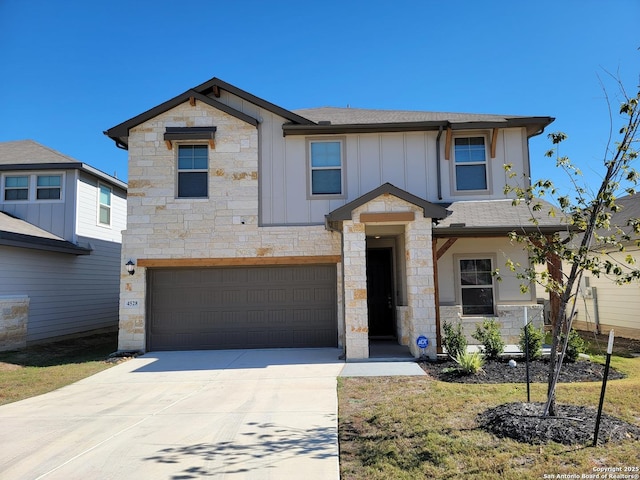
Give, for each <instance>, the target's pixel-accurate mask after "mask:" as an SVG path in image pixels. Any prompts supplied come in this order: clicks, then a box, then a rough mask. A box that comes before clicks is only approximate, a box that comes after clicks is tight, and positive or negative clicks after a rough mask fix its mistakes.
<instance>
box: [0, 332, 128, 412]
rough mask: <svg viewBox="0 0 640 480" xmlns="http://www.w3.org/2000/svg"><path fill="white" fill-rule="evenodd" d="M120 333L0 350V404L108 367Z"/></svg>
mask: <svg viewBox="0 0 640 480" xmlns="http://www.w3.org/2000/svg"><path fill="white" fill-rule="evenodd" d="M116 349H117V333H108V334H101V335H92V336H89V337H84V338H78V339H73V340H65V341H62V342H55V343H49V344H43V345H35V346H33V347H28V348H24V349H21V350H15V351H10V352H0V405H4V404H6V403H11V402H17V401H18V400H23V399H25V398H29V397H33V396H35V395H41V394H43V393H47V392H50V391H52V390H56V389H58V388H61V387H64V386H65V385H69V384H71V383H74V382H77V381H78V380H82V379H83V378H86V377H88V376H91V375H93V374H95V373H98V372H100V371H102V370H105V369H107V368H109V367H110V366H111V365H113V363H108V362H106V359H107V357H108V355H109V354H110V353H112V352H114V351H116Z"/></svg>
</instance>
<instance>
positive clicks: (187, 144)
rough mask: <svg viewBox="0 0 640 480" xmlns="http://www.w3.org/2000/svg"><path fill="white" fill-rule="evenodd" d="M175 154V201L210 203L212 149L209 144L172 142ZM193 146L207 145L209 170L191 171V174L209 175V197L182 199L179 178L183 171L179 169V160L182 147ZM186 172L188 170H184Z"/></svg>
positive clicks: (188, 141)
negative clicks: (204, 173)
mask: <svg viewBox="0 0 640 480" xmlns="http://www.w3.org/2000/svg"><path fill="white" fill-rule="evenodd" d="M172 143H173V150H174V151H175V153H174V161H173V164H174V165H175V168H176V176H175V197H174V198H175V199H176V200H181V201H208V200H209V198H210V197H211V148H210V147H209V143H208V142H206V141H199V140H185V141H176V140H172ZM192 145H205V146H206V147H207V169H206V170H189V171H190V172H200V173H202V172H206V173H207V196H206V197H181V196H180V195H179V189H178V187H179V178H180V172H181V170H180V169H179V168H178V158H179V151H180V147H190V146H192ZM184 171H186V170H184Z"/></svg>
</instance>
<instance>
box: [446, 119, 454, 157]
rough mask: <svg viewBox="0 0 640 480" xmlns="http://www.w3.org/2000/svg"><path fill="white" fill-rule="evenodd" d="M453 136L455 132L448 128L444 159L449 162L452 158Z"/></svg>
mask: <svg viewBox="0 0 640 480" xmlns="http://www.w3.org/2000/svg"><path fill="white" fill-rule="evenodd" d="M452 136H453V131H452V130H451V127H448V128H447V137H446V139H445V142H444V159H445V160H449V159H450V158H451V137H452Z"/></svg>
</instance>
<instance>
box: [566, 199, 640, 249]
mask: <svg viewBox="0 0 640 480" xmlns="http://www.w3.org/2000/svg"><path fill="white" fill-rule="evenodd" d="M616 204H617V205H618V206H620V207H622V208H621V210H620V211H618V212H615V213H612V214H611V220H610V224H611V230H605V229H598V230H597V234H598V235H599V236H602V237H606V236H609V235H616V236H618V235H617V233H616V231H615V229H616V227H617V228H620V229H621V230H622V231H623V232H624V233H625V234H627V235H629V236H630V237H631V241H632V242H635V241H638V240H640V235H639V234H637V233H634V231H633V227H630V226H628V225H627V223H628V222H629V220H632V219H640V193H636V194H634V195H626V196H624V197H620V198H617V199H616ZM582 238H583V234H580V235H576V236H575V237H574V238H573V239H572V241H571V245H572V246H574V247H576V248H577V247H578V246H579V245H580V243H581V242H582ZM621 243H623V244H624V243H626V242H625V241H622V242H621ZM602 247H605V248H606V247H607V246H606V245H603V244H596V243H595V241H592V245H591V248H592V249H593V248H602Z"/></svg>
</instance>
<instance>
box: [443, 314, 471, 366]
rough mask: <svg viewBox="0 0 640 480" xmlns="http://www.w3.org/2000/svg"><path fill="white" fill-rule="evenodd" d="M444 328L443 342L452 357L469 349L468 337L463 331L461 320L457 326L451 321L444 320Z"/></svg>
mask: <svg viewBox="0 0 640 480" xmlns="http://www.w3.org/2000/svg"><path fill="white" fill-rule="evenodd" d="M442 329H443V330H444V336H443V338H442V344H443V345H444V348H446V349H447V353H448V354H449V356H451V358H456V357H457V356H458V354H460V353H465V352H466V351H467V339H466V338H465V336H464V333H463V332H462V324H461V323H460V322H458V324H457V325H456V326H455V327H454V326H453V325H452V324H451V323H449V322H444V325H443V326H442Z"/></svg>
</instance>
